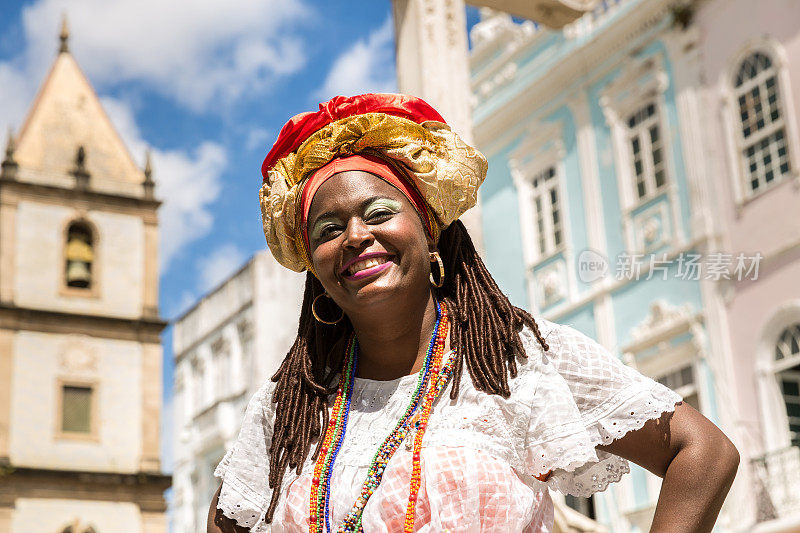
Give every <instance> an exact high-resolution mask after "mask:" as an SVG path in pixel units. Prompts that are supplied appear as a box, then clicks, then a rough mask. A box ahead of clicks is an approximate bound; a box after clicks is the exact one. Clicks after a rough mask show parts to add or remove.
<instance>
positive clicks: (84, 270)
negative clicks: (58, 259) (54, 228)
mask: <svg viewBox="0 0 800 533" xmlns="http://www.w3.org/2000/svg"><path fill="white" fill-rule="evenodd" d="M66 252H67V253H66V262H67V272H66V275H67V286H69V287H78V288H82V289H88V288H90V287H91V285H92V262H93V261H94V249H93V248H92V236H91V232H90V231H89V230H88V228H85V227H82V226H81V225H79V224H73V225H72V226H71V227H70V229H69V232H68V233H67V249H66Z"/></svg>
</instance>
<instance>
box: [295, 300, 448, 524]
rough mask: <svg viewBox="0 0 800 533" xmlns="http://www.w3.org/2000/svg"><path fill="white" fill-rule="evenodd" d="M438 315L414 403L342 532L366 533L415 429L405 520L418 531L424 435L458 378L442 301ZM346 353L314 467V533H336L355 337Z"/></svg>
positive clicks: (311, 520) (311, 510)
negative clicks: (393, 464)
mask: <svg viewBox="0 0 800 533" xmlns="http://www.w3.org/2000/svg"><path fill="white" fill-rule="evenodd" d="M436 311H437V313H436V315H437V318H436V325H435V327H434V331H433V335H432V336H431V341H430V344H429V347H428V351H427V353H426V357H425V361H424V364H423V368H422V370H421V371H420V375H419V378H418V380H417V387H416V389H415V391H414V393H413V394H412V396H411V401H410V402H409V405H408V407H407V408H406V410H405V412H404V413H403V415H402V416H401V417H400V419H399V420H398V423H397V425H396V426H395V428H394V430H393V431H392V432H391V433H390V434H389V436H388V437H387V438H386V439H385V440H384V442H383V443H382V444H381V446H380V447H379V449H378V451H377V452H376V454H375V456H374V457H373V460H372V463H371V464H370V467H369V469H368V472H367V478H366V480H365V481H364V483H363V485H362V489H361V493H360V495H359V498H358V499H357V500H356V502H355V504H354V505H353V508H352V509H351V510H350V512H349V513H348V514H347V516H346V517H345V519H344V520H343V522H342V525H341V526H340V527H339V528H338V530H337V531H339V532H356V531H363V528H362V526H361V519H362V515H363V510H364V507H365V506H366V503H367V501H368V500H369V498H370V497H371V496H372V494H373V493H374V492H375V490H376V489H377V487H378V486H379V484H380V482H381V481H382V479H383V473H384V471H385V469H386V466H387V464H388V462H389V460H390V459H391V458H392V456H393V455H394V453H395V451H396V450H397V449H398V448H399V447H400V445H401V444H402V443H403V441H404V440H405V439H406V437H407V436H408V433H409V431H410V430H411V428H412V426H415V427H416V428H417V431H416V435H415V437H414V462H413V464H412V477H411V494H412V496H413V503H412V500H411V497H410V498H409V508H410V509H411V513H410V520H409V508H407V510H406V520H405V528H406V530H407V531H411V529H413V525H414V506H415V505H416V495H417V493H418V491H419V487H420V477H421V469H420V464H419V451H420V448H421V443H422V435H423V434H424V432H425V427H426V426H427V423H428V419H429V418H430V414H431V411H432V407H433V403H434V402H435V400H436V398H437V397H438V396H439V394H440V393H441V391H442V389H443V388H444V386H445V385H446V384H447V382H448V380H449V378H450V375H451V374H452V366H453V364H452V360H453V358H451V359H450V360H449V361H448V362H447V363H446V364H445V365H444V366H442V359H443V355H444V345H445V341H446V339H447V332H448V327H449V321H448V316H447V309H446V306H445V305H444V304H443V303H442V304H440V303H439V302H437V303H436ZM345 353H346V357H345V361H344V364H343V367H344V368H343V369H342V373H341V375H340V377H339V386H338V389H337V392H336V399H335V400H334V404H333V407H332V409H331V415H330V420H329V422H328V427H327V428H326V431H325V435H324V437H323V441H322V445H321V448H320V454H319V456H318V457H317V460H316V462H315V465H314V471H313V477H312V482H311V491H310V492H311V494H310V498H309V531H310V532H312V533H324V531H325V529H327V531H328V532H330V531H332V529H331V525H330V516H329V514H330V509H329V502H330V494H331V490H330V488H331V476H332V472H333V465H334V463H335V461H336V456H337V455H338V452H339V450H340V449H341V446H342V443H343V442H344V438H345V432H346V429H347V420H348V417H349V412H350V402H351V399H352V393H353V386H354V383H355V374H356V363H357V358H358V342H357V341H356V340H355V339H354V338H353V337H351V339H350V341H349V343H348V346H347V350H346V352H345ZM412 420H413V421H412Z"/></svg>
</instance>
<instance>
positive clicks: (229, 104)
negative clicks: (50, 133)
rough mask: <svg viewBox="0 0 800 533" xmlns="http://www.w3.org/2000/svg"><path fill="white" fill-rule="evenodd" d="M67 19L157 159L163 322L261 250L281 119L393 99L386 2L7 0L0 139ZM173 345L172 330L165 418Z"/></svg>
mask: <svg viewBox="0 0 800 533" xmlns="http://www.w3.org/2000/svg"><path fill="white" fill-rule="evenodd" d="M63 14H66V15H67V17H68V21H69V27H70V31H71V38H70V49H71V52H72V54H73V55H74V56H75V58H76V59H77V61H78V63H79V64H80V65H81V67H82V68H83V70H84V72H85V73H86V75H87V76H88V78H89V80H90V81H91V82H92V84H93V85H94V87H95V89H96V90H97V93H98V95H99V97H100V98H101V100H102V102H103V105H104V107H105V109H106V111H107V112H108V113H109V115H110V117H111V119H112V121H113V122H114V125H115V126H116V128H117V129H118V131H119V132H120V133H121V135H122V137H123V139H124V141H125V142H126V144H127V145H128V148H129V149H130V150H131V152H132V154H133V156H134V158H135V159H136V160H137V162H138V163H139V164H140V165H142V164H143V161H144V154H145V151H146V150H148V149H149V150H151V151H152V158H153V168H154V179H155V181H156V184H157V187H156V194H157V196H158V197H159V198H160V199H162V200H163V201H164V204H163V206H162V208H161V211H160V220H161V250H160V259H161V313H162V315H163V316H164V317H165V318H167V319H172V318H175V317H176V316H178V315H179V314H180V313H181V311H183V310H185V309H187V308H188V307H189V306H190V305H191V304H192V303H193V302H194V301H195V300H196V299H197V298H198V297H199V296H201V295H202V294H204V293H205V292H207V291H208V290H210V289H212V288H213V287H214V286H216V285H217V284H218V283H219V282H220V281H222V280H223V279H224V278H225V277H227V275H229V274H231V273H232V272H234V271H235V270H236V269H237V268H238V267H239V266H240V265H241V264H242V263H243V262H245V261H246V260H247V259H248V258H249V257H250V256H251V255H252V254H253V253H254V252H255V251H257V250H260V249H263V247H264V246H265V242H264V237H263V234H262V232H261V222H260V212H259V207H258V199H257V197H258V194H257V193H258V188H259V186H260V183H261V176H260V164H261V161H262V159H263V157H264V156H265V155H266V152H267V151H268V150H269V148H270V146H271V145H272V142H273V141H274V138H275V135H276V134H277V132H278V131H279V130H280V128H281V126H282V125H283V123H284V122H285V121H286V119H287V118H289V117H290V116H291V115H294V114H296V113H299V112H302V111H308V110H312V109H314V108H315V107H316V105H317V104H318V103H319V102H320V101H323V100H326V99H327V98H329V97H331V96H333V95H336V94H354V93H361V92H370V91H394V90H396V82H395V74H394V36H393V24H392V20H391V4H390V2H389V0H381V1H374V0H373V1H367V0H364V1H348V2H323V1H311V0H250V1H247V2H244V1H243V2H219V1H216V0H193V1H192V2H189V1H186V0H182V1H173V2H161V1H160V0H137V1H135V2H134V1H133V0H127V1H118V0H38V1H32V2H9V1H8V0H3V2H2V3H0V128H3V129H2V131H3V132H4V131H6V130H7V129H8V128H9V127H12V128H14V129H15V130H16V129H18V128H19V127H20V125H21V124H22V121H23V120H24V116H25V113H26V112H27V111H28V109H29V107H30V105H31V103H32V101H33V98H34V96H35V93H36V90H37V89H38V87H39V85H40V84H41V83H42V81H43V78H44V76H45V74H46V71H47V69H48V67H49V66H50V64H51V63H52V61H53V60H54V58H55V54H56V50H57V43H58V38H57V36H58V31H59V28H60V19H61V17H62V15H63ZM469 18H470V22H471V23H474V21H475V19H476V18H477V15H476V12H475V10H470V12H469ZM170 345H171V338H170V335H169V330H167V332H166V334H165V336H164V348H165V350H164V352H165V372H164V385H165V408H166V409H168V408H169V407H170V405H171V380H172V364H171V359H172V358H171V355H172V351H171V346H170ZM166 414H167V413H165V415H166ZM165 423H167V424H169V423H170V419H169V418H168V417H166V418H165ZM170 434H171V431H166V432H164V433H163V436H164V437H165V438H167V437H169V435H170ZM165 444H168V443H166V442H165ZM165 459H166V461H165V462H166V463H167V466H169V465H170V464H171V454H169V453H167V454H166V457H165Z"/></svg>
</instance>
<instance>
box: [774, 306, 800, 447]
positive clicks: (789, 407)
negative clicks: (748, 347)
mask: <svg viewBox="0 0 800 533" xmlns="http://www.w3.org/2000/svg"><path fill="white" fill-rule="evenodd" d="M775 366H776V371H777V379H778V386H779V387H780V391H781V395H782V396H783V402H784V404H785V405H786V415H787V417H788V420H789V438H790V439H791V443H792V445H793V446H800V322H798V323H795V324H792V325H791V326H789V327H788V328H786V329H784V330H783V331H782V332H781V334H780V335H778V341H777V342H776V343H775Z"/></svg>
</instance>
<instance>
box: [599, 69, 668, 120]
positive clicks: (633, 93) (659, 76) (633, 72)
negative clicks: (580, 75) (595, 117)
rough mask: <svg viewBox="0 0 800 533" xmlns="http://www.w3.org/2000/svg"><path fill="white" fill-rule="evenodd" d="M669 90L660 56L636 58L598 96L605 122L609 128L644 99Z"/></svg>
mask: <svg viewBox="0 0 800 533" xmlns="http://www.w3.org/2000/svg"><path fill="white" fill-rule="evenodd" d="M667 87H669V77H668V76H667V73H666V72H665V71H664V65H663V60H662V59H661V56H649V57H646V58H644V59H636V60H634V61H632V62H631V63H628V64H627V66H626V67H625V68H624V69H623V71H622V73H621V74H620V75H619V77H617V78H616V79H615V80H614V81H612V82H611V83H610V84H609V85H608V86H607V87H606V88H605V90H604V91H603V93H602V95H601V96H600V106H601V107H602V109H603V114H604V116H605V118H606V123H607V124H608V125H609V126H613V125H614V124H615V123H617V122H619V121H620V120H621V119H622V118H623V117H624V116H625V115H626V114H627V113H630V112H632V111H633V110H634V108H636V106H640V105H642V103H643V101H644V100H645V99H646V98H654V97H656V96H658V95H660V94H663V93H664V91H666V90H667Z"/></svg>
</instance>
